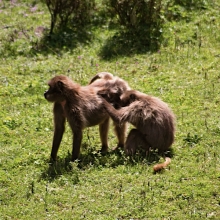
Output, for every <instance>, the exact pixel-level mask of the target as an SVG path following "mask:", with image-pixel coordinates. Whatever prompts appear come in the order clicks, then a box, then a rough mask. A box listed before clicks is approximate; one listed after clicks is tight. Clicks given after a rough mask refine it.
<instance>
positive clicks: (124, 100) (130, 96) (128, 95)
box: [120, 90, 138, 107]
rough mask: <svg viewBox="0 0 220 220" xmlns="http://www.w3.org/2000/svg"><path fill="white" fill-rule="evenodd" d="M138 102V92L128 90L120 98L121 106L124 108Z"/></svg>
mask: <svg viewBox="0 0 220 220" xmlns="http://www.w3.org/2000/svg"><path fill="white" fill-rule="evenodd" d="M136 100H138V99H137V96H136V91H134V90H128V91H125V92H124V93H123V94H122V95H121V96H120V105H121V106H122V107H125V106H128V105H130V104H131V103H132V102H134V101H136Z"/></svg>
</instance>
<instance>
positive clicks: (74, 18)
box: [44, 0, 95, 34]
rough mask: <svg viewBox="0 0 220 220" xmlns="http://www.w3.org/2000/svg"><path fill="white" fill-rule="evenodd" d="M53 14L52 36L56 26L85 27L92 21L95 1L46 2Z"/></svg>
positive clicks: (53, 0) (67, 0)
mask: <svg viewBox="0 0 220 220" xmlns="http://www.w3.org/2000/svg"><path fill="white" fill-rule="evenodd" d="M44 2H45V3H46V5H47V7H48V10H49V12H50V14H51V26H50V34H52V33H53V30H54V28H55V26H56V25H58V26H59V27H62V28H63V27H66V26H67V25H68V24H70V26H74V25H81V26H83V25H85V24H86V23H88V22H89V21H90V20H91V17H92V13H93V9H94V7H95V0H44Z"/></svg>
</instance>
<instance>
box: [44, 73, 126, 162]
mask: <svg viewBox="0 0 220 220" xmlns="http://www.w3.org/2000/svg"><path fill="white" fill-rule="evenodd" d="M113 78H114V77H113ZM105 81H106V83H107V87H108V86H109V83H110V82H108V80H106V79H102V80H100V82H99V84H98V83H97V84H96V83H95V81H94V82H93V83H92V84H90V85H88V86H80V85H79V84H77V83H74V82H73V81H72V80H71V79H69V78H68V77H66V76H63V75H60V76H55V77H54V78H52V79H51V80H50V81H49V82H48V85H49V90H48V91H46V92H45V93H44V96H45V98H46V99H47V100H48V101H50V102H54V108H53V113H54V136H53V144H52V151H51V157H52V159H53V160H56V157H57V152H58V149H59V146H60V142H61V140H62V136H63V133H64V129H65V121H66V119H67V121H68V122H69V125H70V127H71V129H72V132H73V135H74V138H73V148H72V160H75V159H77V158H78V156H79V153H80V145H81V141H82V130H83V129H84V128H86V127H89V126H94V125H99V131H100V138H101V142H102V149H101V151H102V152H106V151H107V149H108V141H107V135H108V127H109V115H108V113H107V112H106V111H105V109H104V107H103V103H102V102H103V99H101V98H100V97H99V96H98V95H97V92H98V91H100V90H103V89H104V88H107V87H106V86H105ZM112 83H113V84H112V86H113V87H114V86H119V87H120V85H121V84H120V83H119V84H114V83H115V82H114V81H113V82H112ZM125 85H127V84H126V83H125ZM123 88H126V86H125V87H123ZM128 88H129V87H128ZM116 90H117V89H116ZM121 94H122V93H120V94H119V95H121ZM115 130H116V134H117V137H118V146H124V139H125V125H124V126H122V127H119V126H116V128H115Z"/></svg>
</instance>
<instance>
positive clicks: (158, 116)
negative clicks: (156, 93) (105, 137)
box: [103, 90, 175, 155]
mask: <svg viewBox="0 0 220 220" xmlns="http://www.w3.org/2000/svg"><path fill="white" fill-rule="evenodd" d="M120 101H121V102H120V105H121V106H122V108H120V109H119V110H116V109H115V108H114V107H113V106H112V105H111V104H109V103H108V102H107V101H103V103H104V105H105V108H106V110H107V112H108V114H109V115H110V117H111V118H112V119H113V120H114V121H115V122H116V123H119V124H121V123H124V122H129V123H131V124H132V125H134V126H135V127H136V129H133V130H131V131H130V133H129V135H128V137H127V140H126V143H125V152H126V153H127V154H128V155H133V154H135V152H136V150H137V148H139V147H141V148H143V149H145V150H146V151H149V149H158V151H159V153H163V152H165V151H167V150H168V149H169V148H170V147H171V145H172V144H173V142H174V133H175V116H174V114H173V112H172V111H171V109H170V108H169V107H168V105H167V104H166V103H165V102H163V101H162V100H160V99H159V98H156V97H153V96H149V95H146V94H144V93H141V92H139V91H136V90H129V91H126V92H124V93H123V94H122V95H121V97H120Z"/></svg>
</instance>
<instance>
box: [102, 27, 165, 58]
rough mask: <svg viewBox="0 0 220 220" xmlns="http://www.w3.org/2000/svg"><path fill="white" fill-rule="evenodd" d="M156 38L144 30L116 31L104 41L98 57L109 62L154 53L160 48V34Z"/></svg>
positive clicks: (153, 34)
mask: <svg viewBox="0 0 220 220" xmlns="http://www.w3.org/2000/svg"><path fill="white" fill-rule="evenodd" d="M157 36H158V37H156V35H155V33H152V32H149V31H147V30H145V29H144V28H143V29H140V30H137V31H134V30H130V31H129V30H128V31H125V30H121V31H118V32H116V33H115V34H114V36H112V37H111V38H109V39H107V40H106V42H105V44H104V46H103V47H102V48H101V50H100V53H99V56H100V57H102V59H104V60H109V59H114V58H117V57H122V56H127V57H130V56H133V55H135V54H145V53H147V52H156V51H158V50H159V48H160V44H161V39H162V38H161V33H159V34H157Z"/></svg>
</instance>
